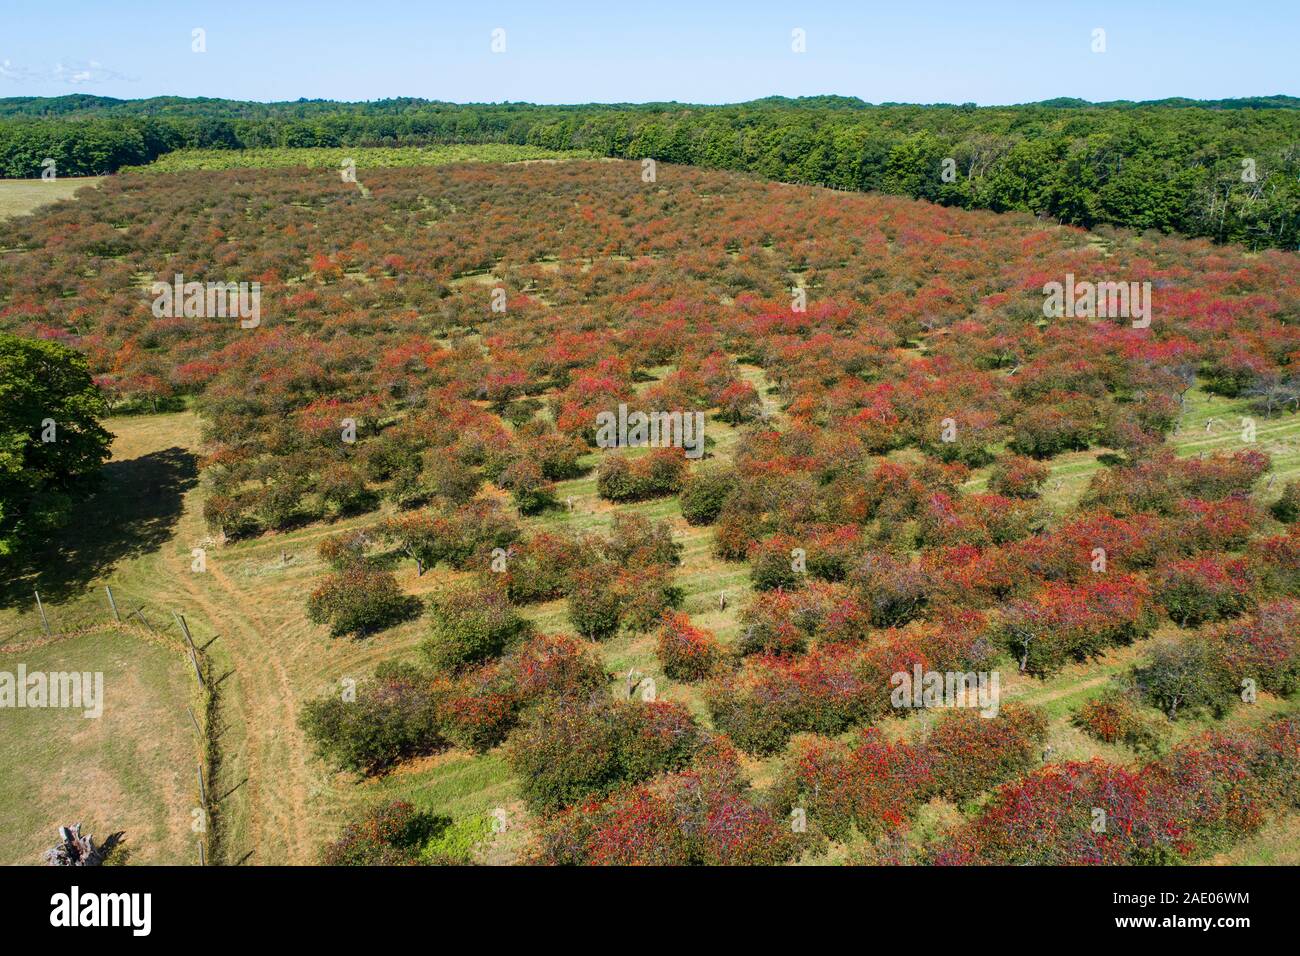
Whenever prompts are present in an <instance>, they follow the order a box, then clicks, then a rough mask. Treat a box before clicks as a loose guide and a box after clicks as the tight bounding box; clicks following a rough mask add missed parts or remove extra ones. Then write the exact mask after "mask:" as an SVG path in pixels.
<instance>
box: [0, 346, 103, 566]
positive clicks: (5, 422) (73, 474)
mask: <svg viewBox="0 0 1300 956" xmlns="http://www.w3.org/2000/svg"><path fill="white" fill-rule="evenodd" d="M103 413H104V402H103V399H102V398H101V396H100V394H99V390H98V389H97V388H96V387H95V384H94V382H93V381H92V380H91V377H90V372H89V370H88V369H87V366H86V359H85V358H84V357H83V356H82V355H80V354H78V353H77V352H74V351H73V350H72V349H70V348H67V347H66V346H63V345H59V344H57V343H54V342H46V341H37V340H31V339H22V338H19V337H17V336H15V335H9V334H7V333H0V558H3V557H5V556H6V555H9V554H12V553H14V552H15V550H16V549H18V548H20V547H21V546H22V545H23V544H24V543H25V542H27V541H31V540H33V539H35V538H36V537H37V536H38V535H43V534H47V533H48V532H50V531H52V530H54V529H55V528H58V527H60V526H62V525H63V524H65V523H66V522H67V521H68V520H69V518H70V517H71V515H72V508H73V505H74V504H75V503H76V501H77V500H78V499H79V498H80V497H81V496H84V495H85V493H86V492H87V490H88V489H89V488H90V486H91V485H92V484H93V482H94V480H95V479H96V478H97V477H98V475H99V469H100V466H101V465H102V464H103V463H104V461H105V460H106V459H107V458H108V447H109V443H110V441H111V436H110V435H109V434H108V432H107V431H105V430H104V428H103V427H102V426H101V425H100V424H99V421H98V418H99V416H101V415H102V414H103Z"/></svg>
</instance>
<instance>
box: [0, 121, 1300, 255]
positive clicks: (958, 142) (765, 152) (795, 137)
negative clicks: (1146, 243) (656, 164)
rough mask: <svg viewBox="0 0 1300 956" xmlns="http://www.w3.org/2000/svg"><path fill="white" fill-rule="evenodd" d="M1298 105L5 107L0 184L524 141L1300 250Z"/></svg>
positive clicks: (1080, 223)
mask: <svg viewBox="0 0 1300 956" xmlns="http://www.w3.org/2000/svg"><path fill="white" fill-rule="evenodd" d="M1298 103H1300V101H1297V100H1295V99H1294V98H1291V97H1257V98H1251V99H1244V100H1220V101H1212V102H1206V103H1194V102H1193V101H1187V100H1167V101H1161V102H1159V103H1127V102H1117V103H1111V104H1087V103H1084V102H1082V101H1077V100H1068V99H1067V100H1053V101H1049V102H1048V103H1042V104H1029V105H1024V106H1010V107H976V106H974V105H973V104H965V105H960V106H953V105H938V106H916V105H899V104H884V105H879V106H875V105H871V104H867V103H863V102H862V101H860V100H857V99H854V98H850V97H835V96H821V97H810V98H804V99H794V100H792V99H784V98H768V99H764V100H756V101H753V102H750V103H742V104H734V105H727V106H694V105H688V104H678V103H656V104H615V105H601V104H589V105H578V106H535V105H531V104H510V103H506V104H499V105H493V104H466V105H458V104H451V103H439V102H432V101H426V100H418V99H394V100H381V101H376V102H372V103H335V102H331V101H325V100H302V101H298V102H294V103H245V102H238V101H230V100H207V99H197V100H187V99H181V98H175V97H162V98H156V99H152V100H135V101H128V100H114V99H108V98H104V97H89V96H71V97H57V98H54V99H41V98H34V97H27V98H15V99H8V100H0V117H3V118H0V176H5V177H33V176H37V175H39V174H40V171H41V163H42V161H43V160H44V159H46V158H53V159H54V160H55V162H56V164H57V168H58V171H59V174H60V175H93V174H100V173H106V172H112V171H114V170H116V169H118V168H120V167H122V166H124V165H137V164H141V163H147V162H150V161H152V160H153V159H155V158H156V157H157V156H159V155H162V154H163V153H166V152H170V151H171V150H175V149H181V148H209V149H211V148H217V149H223V148H225V149H243V148H254V147H311V146H407V145H425V144H440V143H491V142H499V143H515V144H520V145H530V146H540V147H546V148H550V149H587V150H592V151H595V152H597V153H600V154H602V155H607V156H615V157H621V158H628V159H643V158H646V157H650V158H653V159H656V160H659V161H663V162H669V163H683V164H689V165H696V166H704V167H709V168H715V169H732V170H742V171H746V172H751V173H755V174H757V175H760V176H763V177H766V178H770V179H778V180H783V181H788V182H798V183H811V184H819V185H824V186H831V187H835V188H839V189H852V190H876V191H881V192H887V193H893V194H898V195H907V196H913V197H916V198H921V199H927V200H931V201H933V202H938V203H942V204H945V205H952V206H960V207H963V208H983V209H992V210H995V211H1006V210H1020V211H1025V212H1031V213H1035V214H1040V215H1045V216H1051V217H1053V218H1056V219H1058V220H1060V221H1062V222H1065V223H1069V224H1072V225H1078V226H1084V227H1092V226H1095V225H1097V224H1100V223H1110V224H1114V225H1119V226H1126V227H1129V228H1134V229H1155V230H1159V231H1162V232H1181V233H1184V234H1186V235H1193V236H1209V237H1211V238H1213V239H1215V240H1217V241H1231V242H1240V243H1243V244H1246V245H1248V246H1251V247H1255V248H1258V247H1264V246H1279V247H1283V248H1295V247H1296V246H1297V245H1300V109H1297V104H1298Z"/></svg>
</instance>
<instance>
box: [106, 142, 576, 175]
mask: <svg viewBox="0 0 1300 956" xmlns="http://www.w3.org/2000/svg"><path fill="white" fill-rule="evenodd" d="M594 158H596V154H594V153H590V152H587V151H585V150H564V151H557V150H550V149H542V148H541V147H538V146H514V145H511V144H509V143H483V144H477V145H472V144H471V145H465V144H459V145H453V146H338V147H303V148H299V149H294V148H282V147H274V148H267V149H182V150H177V151H176V152H174V153H167V154H165V155H163V156H160V157H158V159H156V160H154V161H153V162H152V163H150V164H148V165H147V166H127V167H124V169H123V172H128V173H130V172H137V173H138V172H146V173H174V172H181V171H186V170H194V169H274V168H278V167H283V166H306V167H307V168H309V169H338V168H339V167H340V165H341V164H342V163H343V161H344V160H347V159H351V160H352V161H353V162H354V163H356V167H357V169H358V170H365V169H366V168H368V167H369V168H376V167H388V166H445V165H447V164H448V163H523V162H541V161H548V160H551V161H558V160H563V159H594Z"/></svg>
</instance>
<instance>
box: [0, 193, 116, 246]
mask: <svg viewBox="0 0 1300 956" xmlns="http://www.w3.org/2000/svg"><path fill="white" fill-rule="evenodd" d="M101 178H102V177H99V176H70V177H67V178H63V179H51V180H44V179H0V219H8V218H10V217H12V216H23V215H26V214H27V213H29V212H31V211H32V210H34V209H39V208H40V207H41V206H48V205H49V204H50V203H54V202H58V201H59V200H60V199H71V198H72V196H73V194H74V193H76V191H77V190H78V189H80V188H81V187H82V186H93V185H95V184H96V183H97V182H99V180H100V179H101ZM0 245H3V243H0Z"/></svg>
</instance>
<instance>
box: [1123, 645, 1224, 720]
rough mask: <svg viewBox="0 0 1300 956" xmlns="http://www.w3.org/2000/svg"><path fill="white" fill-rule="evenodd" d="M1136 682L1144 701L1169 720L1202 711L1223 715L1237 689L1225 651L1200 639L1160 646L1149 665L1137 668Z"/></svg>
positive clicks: (1156, 647) (1135, 673) (1154, 648)
mask: <svg viewBox="0 0 1300 956" xmlns="http://www.w3.org/2000/svg"><path fill="white" fill-rule="evenodd" d="M1133 681H1134V683H1135V684H1136V685H1137V688H1138V691H1139V692H1140V693H1141V694H1142V696H1143V698H1145V699H1146V700H1147V701H1148V702H1149V703H1151V704H1153V705H1154V706H1156V707H1159V708H1160V709H1161V710H1163V711H1164V712H1165V713H1166V714H1167V715H1168V716H1169V719H1170V720H1177V719H1178V715H1179V714H1180V713H1181V714H1184V715H1186V714H1194V713H1196V712H1198V711H1203V710H1209V711H1211V712H1213V713H1215V714H1216V715H1220V716H1221V715H1222V714H1223V713H1224V712H1226V710H1227V708H1228V704H1229V703H1230V701H1231V699H1232V694H1233V690H1234V687H1233V683H1232V679H1231V677H1230V676H1229V674H1228V670H1227V667H1226V665H1225V663H1224V661H1223V655H1222V652H1221V651H1220V649H1219V648H1218V647H1216V646H1215V645H1214V644H1212V643H1211V642H1210V641H1208V640H1205V639H1204V638H1202V637H1199V636H1194V637H1190V638H1187V639H1186V640H1183V641H1167V642H1164V643H1161V644H1157V645H1156V646H1155V647H1153V648H1152V649H1151V653H1150V654H1149V655H1148V657H1147V660H1146V662H1145V663H1144V664H1142V665H1141V666H1140V667H1136V668H1134V670H1133Z"/></svg>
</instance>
